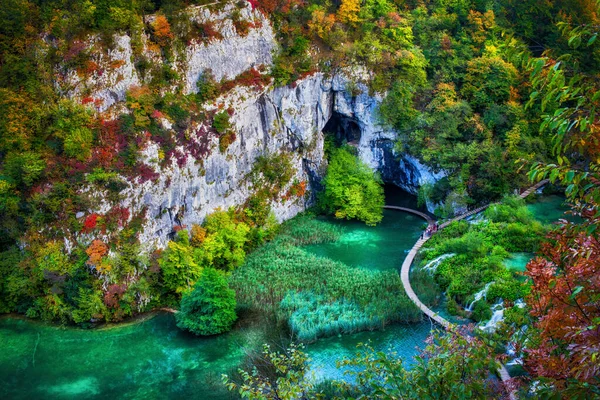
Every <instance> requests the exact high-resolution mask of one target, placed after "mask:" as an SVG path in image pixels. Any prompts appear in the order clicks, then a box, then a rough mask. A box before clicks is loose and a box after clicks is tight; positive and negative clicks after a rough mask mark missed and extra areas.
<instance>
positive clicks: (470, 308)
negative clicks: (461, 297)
mask: <svg viewBox="0 0 600 400" xmlns="http://www.w3.org/2000/svg"><path fill="white" fill-rule="evenodd" d="M493 283H494V282H490V283H488V284H487V285H485V287H484V288H483V289H481V290H480V291H479V292H477V293H475V297H474V298H473V301H472V302H471V303H470V304H469V305H468V306H467V307H466V308H465V311H468V312H472V311H473V307H474V306H475V303H477V302H478V301H479V300H481V299H485V297H486V296H487V292H488V290H490V286H492V284H493Z"/></svg>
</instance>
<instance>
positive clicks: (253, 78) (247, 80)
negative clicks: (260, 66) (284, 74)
mask: <svg viewBox="0 0 600 400" xmlns="http://www.w3.org/2000/svg"><path fill="white" fill-rule="evenodd" d="M269 83H271V77H270V76H269V75H263V74H261V73H260V72H259V71H258V70H257V69H256V68H250V69H249V70H246V71H244V72H242V73H241V74H239V75H238V76H236V77H235V78H233V79H231V80H227V81H223V82H221V91H222V92H228V91H230V90H231V89H233V88H234V87H236V86H247V87H253V88H255V89H256V90H262V89H263V88H264V87H265V86H266V85H268V84H269Z"/></svg>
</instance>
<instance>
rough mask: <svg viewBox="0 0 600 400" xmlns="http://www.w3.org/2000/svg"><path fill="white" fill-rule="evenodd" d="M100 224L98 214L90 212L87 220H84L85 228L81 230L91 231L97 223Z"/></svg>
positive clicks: (84, 231)
mask: <svg viewBox="0 0 600 400" xmlns="http://www.w3.org/2000/svg"><path fill="white" fill-rule="evenodd" d="M97 224H98V214H90V215H88V216H87V217H85V221H84V222H83V228H82V229H81V232H83V233H90V232H91V231H93V230H94V229H96V225H97Z"/></svg>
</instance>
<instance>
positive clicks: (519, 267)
mask: <svg viewBox="0 0 600 400" xmlns="http://www.w3.org/2000/svg"><path fill="white" fill-rule="evenodd" d="M534 256H535V254H533V253H511V254H510V257H509V258H507V259H506V260H504V265H505V266H506V268H508V269H510V270H512V271H517V272H524V271H525V270H526V268H525V266H526V265H527V263H528V262H529V260H531V259H532V258H533V257H534Z"/></svg>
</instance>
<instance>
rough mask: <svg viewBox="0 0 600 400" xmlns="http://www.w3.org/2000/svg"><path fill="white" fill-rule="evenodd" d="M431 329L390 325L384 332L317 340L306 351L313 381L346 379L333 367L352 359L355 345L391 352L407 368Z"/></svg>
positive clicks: (340, 371) (342, 370) (426, 324)
mask: <svg viewBox="0 0 600 400" xmlns="http://www.w3.org/2000/svg"><path fill="white" fill-rule="evenodd" d="M431 328H432V325H431V324H430V323H419V324H411V325H400V324H394V325H391V326H388V327H386V328H385V330H384V331H373V332H360V333H356V334H354V335H344V336H342V337H331V338H326V339H320V340H319V341H317V342H316V343H313V344H311V345H308V346H307V348H306V352H307V353H308V355H309V357H310V358H311V372H312V373H313V377H314V379H315V380H316V381H321V380H323V379H340V380H341V379H345V378H347V377H348V376H347V375H344V371H345V370H344V369H338V368H336V361H341V360H342V359H344V358H351V357H353V356H354V355H355V354H356V352H357V345H358V344H359V343H368V344H369V345H370V346H372V347H373V348H374V349H375V350H378V351H390V352H395V353H396V354H397V355H398V356H400V357H401V358H402V360H403V361H404V363H405V365H408V366H410V365H411V364H412V363H413V362H414V360H413V356H414V355H416V354H417V353H418V349H422V348H423V347H425V339H427V337H428V336H429V334H430V332H431Z"/></svg>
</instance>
